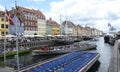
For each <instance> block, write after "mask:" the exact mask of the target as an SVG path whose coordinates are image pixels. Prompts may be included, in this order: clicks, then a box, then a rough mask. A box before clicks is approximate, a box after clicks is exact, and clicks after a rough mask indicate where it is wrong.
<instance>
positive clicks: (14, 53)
mask: <svg viewBox="0 0 120 72" xmlns="http://www.w3.org/2000/svg"><path fill="white" fill-rule="evenodd" d="M28 52H30V50H28V49H27V50H20V51H19V54H23V53H28ZM16 54H17V52H16V51H13V52H8V53H6V56H7V57H8V56H12V55H16ZM2 57H4V54H0V58H2Z"/></svg>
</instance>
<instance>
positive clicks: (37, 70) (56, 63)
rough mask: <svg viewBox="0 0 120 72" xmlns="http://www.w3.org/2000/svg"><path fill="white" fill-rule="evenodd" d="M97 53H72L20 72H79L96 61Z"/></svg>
mask: <svg viewBox="0 0 120 72" xmlns="http://www.w3.org/2000/svg"><path fill="white" fill-rule="evenodd" d="M99 57H100V55H99V54H98V53H90V52H73V53H70V54H67V55H65V56H62V57H59V58H57V59H55V60H51V61H48V62H45V63H43V64H40V65H36V66H33V67H30V68H27V69H24V70H21V71H20V72H66V71H67V72H79V71H80V72H81V71H83V72H84V71H86V70H88V69H89V68H90V67H91V66H92V65H93V64H94V62H96V61H97V60H98V58H99Z"/></svg>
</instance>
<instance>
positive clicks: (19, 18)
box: [16, 6, 22, 26]
mask: <svg viewBox="0 0 120 72" xmlns="http://www.w3.org/2000/svg"><path fill="white" fill-rule="evenodd" d="M16 16H17V18H18V20H19V21H20V25H21V26H22V18H21V17H20V12H19V9H18V6H16Z"/></svg>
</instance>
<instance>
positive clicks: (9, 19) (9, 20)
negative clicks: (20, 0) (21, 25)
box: [5, 9, 14, 25]
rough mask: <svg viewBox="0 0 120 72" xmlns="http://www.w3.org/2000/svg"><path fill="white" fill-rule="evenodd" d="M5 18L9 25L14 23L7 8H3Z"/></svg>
mask: <svg viewBox="0 0 120 72" xmlns="http://www.w3.org/2000/svg"><path fill="white" fill-rule="evenodd" d="M5 18H6V21H7V22H9V23H10V24H11V25H14V22H13V21H12V19H11V17H10V14H9V12H8V10H7V9H5Z"/></svg>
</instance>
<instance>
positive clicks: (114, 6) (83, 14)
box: [0, 0, 120, 32]
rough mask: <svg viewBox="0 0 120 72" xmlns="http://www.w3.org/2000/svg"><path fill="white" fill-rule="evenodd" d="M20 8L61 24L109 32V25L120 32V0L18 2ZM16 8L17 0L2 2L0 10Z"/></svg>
mask: <svg viewBox="0 0 120 72" xmlns="http://www.w3.org/2000/svg"><path fill="white" fill-rule="evenodd" d="M16 1H17V5H18V6H22V7H26V8H30V9H36V10H38V9H39V10H40V11H41V12H42V13H43V14H44V15H45V16H46V19H49V17H51V18H52V19H53V20H55V21H57V22H58V23H60V22H61V21H60V18H61V20H62V21H64V20H69V21H72V22H73V23H74V24H75V25H78V24H80V25H82V26H90V27H94V28H97V29H99V30H102V31H104V32H108V31H109V27H108V23H109V22H110V24H111V26H113V27H114V28H116V30H117V31H118V30H120V0H16ZM5 6H6V8H7V9H8V10H10V9H11V8H12V7H15V0H0V10H4V9H5Z"/></svg>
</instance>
